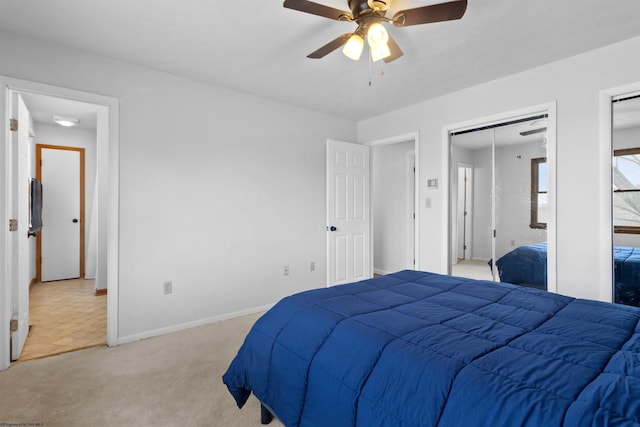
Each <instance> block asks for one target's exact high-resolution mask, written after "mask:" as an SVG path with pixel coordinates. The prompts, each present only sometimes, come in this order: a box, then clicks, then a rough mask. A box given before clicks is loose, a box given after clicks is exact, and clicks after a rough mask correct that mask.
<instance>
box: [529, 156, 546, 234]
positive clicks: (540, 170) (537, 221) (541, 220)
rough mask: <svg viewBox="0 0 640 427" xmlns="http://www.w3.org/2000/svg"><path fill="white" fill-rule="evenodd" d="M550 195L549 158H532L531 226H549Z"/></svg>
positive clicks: (543, 227)
mask: <svg viewBox="0 0 640 427" xmlns="http://www.w3.org/2000/svg"><path fill="white" fill-rule="evenodd" d="M548 214H549V197H548V188H547V158H546V157H539V158H536V159H531V223H530V224H529V226H530V227H531V228H541V229H546V228H547V218H548Z"/></svg>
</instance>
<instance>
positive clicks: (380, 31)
mask: <svg viewBox="0 0 640 427" xmlns="http://www.w3.org/2000/svg"><path fill="white" fill-rule="evenodd" d="M367 41H368V42H369V46H371V49H377V48H379V47H382V46H386V45H387V42H388V41H389V33H388V32H387V29H386V28H384V26H383V25H382V24H381V23H379V22H374V23H373V24H371V25H370V26H369V30H368V31H367ZM387 49H388V47H387Z"/></svg>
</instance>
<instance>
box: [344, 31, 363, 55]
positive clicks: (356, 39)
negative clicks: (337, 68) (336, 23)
mask: <svg viewBox="0 0 640 427" xmlns="http://www.w3.org/2000/svg"><path fill="white" fill-rule="evenodd" d="M363 49H364V39H363V38H362V36H361V35H359V34H356V33H354V34H353V35H352V36H351V37H349V41H347V44H345V45H344V49H342V53H344V56H346V57H347V58H349V59H353V60H354V61H357V60H358V59H360V55H362V50H363Z"/></svg>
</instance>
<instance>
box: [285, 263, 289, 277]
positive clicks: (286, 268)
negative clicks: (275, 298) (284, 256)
mask: <svg viewBox="0 0 640 427" xmlns="http://www.w3.org/2000/svg"><path fill="white" fill-rule="evenodd" d="M284 275H285V276H288V275H289V266H288V265H285V266H284Z"/></svg>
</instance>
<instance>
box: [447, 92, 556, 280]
mask: <svg viewBox="0 0 640 427" xmlns="http://www.w3.org/2000/svg"><path fill="white" fill-rule="evenodd" d="M545 112H546V113H547V115H548V119H547V168H548V169H547V174H548V176H547V179H548V185H549V194H550V195H551V197H549V222H548V223H547V290H548V291H549V292H558V285H557V267H556V264H557V255H556V253H557V252H556V244H557V243H556V239H557V232H556V221H557V217H556V197H557V186H556V157H557V153H556V137H557V130H556V129H557V126H556V121H557V106H556V101H551V102H548V103H544V104H539V105H534V106H530V107H525V108H521V109H517V110H512V111H507V112H504V113H499V114H494V115H491V116H486V117H481V118H476V119H472V120H466V121H463V122H458V123H453V124H449V125H445V126H443V127H442V171H443V173H442V178H441V179H442V188H443V189H444V190H443V191H444V194H443V198H444V200H443V203H442V217H443V218H444V221H446V224H447V231H446V232H445V233H442V242H441V243H442V247H443V248H446V256H445V257H444V259H443V260H442V266H441V268H442V271H444V272H446V273H447V274H451V269H450V268H451V248H450V242H451V218H450V217H449V204H450V203H451V200H450V198H451V196H450V195H451V191H450V189H449V174H450V171H449V163H450V152H451V149H450V141H449V135H450V134H451V132H459V131H462V130H469V129H474V128H477V127H482V126H488V125H493V124H497V123H501V122H505V121H509V120H515V119H519V118H526V117H530V116H532V115H535V114H539V113H545Z"/></svg>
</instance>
